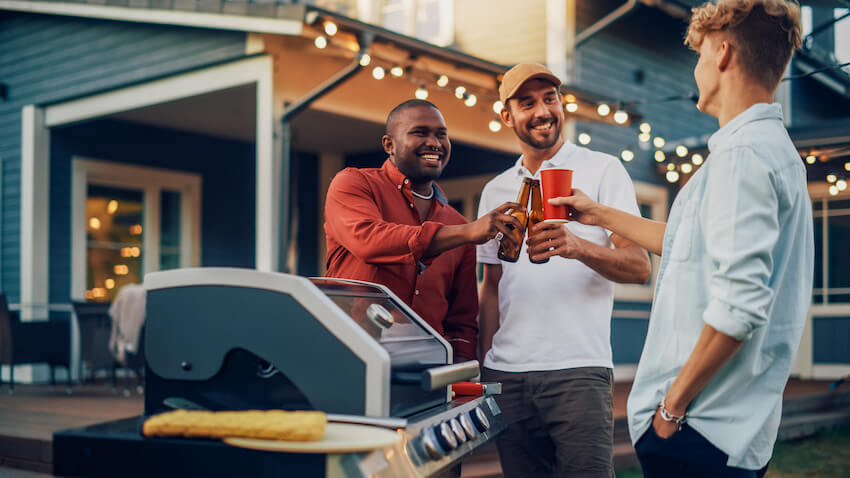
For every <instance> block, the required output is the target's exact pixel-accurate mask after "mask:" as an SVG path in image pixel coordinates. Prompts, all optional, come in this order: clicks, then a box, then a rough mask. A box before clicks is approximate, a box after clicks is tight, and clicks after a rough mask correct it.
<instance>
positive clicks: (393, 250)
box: [325, 168, 443, 264]
mask: <svg viewBox="0 0 850 478" xmlns="http://www.w3.org/2000/svg"><path fill="white" fill-rule="evenodd" d="M442 226H443V224H441V223H438V222H433V221H426V222H424V223H423V224H422V225H421V226H410V225H405V224H398V223H392V222H387V221H385V220H383V218H382V215H381V211H380V210H379V208H378V205H377V203H376V201H375V198H374V195H373V192H372V190H371V188H370V186H369V183H368V181H367V180H366V178H365V177H364V176H363V174H362V173H360V172H359V171H357V170H356V169H354V168H349V169H345V170H343V171H341V172H340V173H339V174H337V175H336V177H335V178H334V179H333V181H332V182H331V185H330V188H329V189H328V195H327V199H326V201H325V232H326V233H327V234H328V235H331V236H333V238H334V239H335V240H336V241H337V242H339V243H340V244H341V245H342V246H343V247H345V248H346V249H347V250H349V251H350V252H351V253H352V254H354V256H356V257H358V258H359V259H361V260H363V261H364V262H366V263H369V264H415V263H417V262H419V261H420V260H422V259H423V256H424V255H425V251H426V250H427V249H428V246H430V245H431V241H432V240H433V239H434V236H435V235H436V234H437V231H438V230H439V229H440V228H441V227H442Z"/></svg>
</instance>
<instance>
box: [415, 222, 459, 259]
mask: <svg viewBox="0 0 850 478" xmlns="http://www.w3.org/2000/svg"><path fill="white" fill-rule="evenodd" d="M467 226H468V224H458V225H444V226H442V227H441V228H440V229H438V230H437V233H436V234H435V235H434V239H432V240H431V244H429V245H428V248H427V249H425V257H434V256H438V255H440V254H442V253H443V252H445V251H448V250H449V249H454V248H455V247H458V246H462V245H464V244H468V243H469V242H470V240H469V237H468V234H467V233H468V227H467Z"/></svg>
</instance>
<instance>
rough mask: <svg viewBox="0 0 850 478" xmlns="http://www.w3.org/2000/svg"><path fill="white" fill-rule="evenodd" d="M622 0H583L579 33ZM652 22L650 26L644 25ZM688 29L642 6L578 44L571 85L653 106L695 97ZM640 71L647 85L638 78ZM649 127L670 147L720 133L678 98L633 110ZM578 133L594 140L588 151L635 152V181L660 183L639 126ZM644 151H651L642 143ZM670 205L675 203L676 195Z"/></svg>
mask: <svg viewBox="0 0 850 478" xmlns="http://www.w3.org/2000/svg"><path fill="white" fill-rule="evenodd" d="M620 4H622V2H621V1H619V0H616V1H612V0H598V1H594V2H578V5H577V7H576V24H577V28H576V32H581V31H583V30H584V29H586V28H587V27H588V26H590V25H592V24H593V23H594V22H596V21H597V20H598V19H600V18H602V17H603V16H604V15H605V14H606V13H608V12H610V11H612V10H613V9H615V8H617V7H618V6H619V5H620ZM646 25H652V26H653V27H652V28H646ZM686 28H687V26H686V24H685V23H684V22H683V21H681V20H680V19H677V18H673V17H670V16H668V15H667V14H665V13H664V12H662V11H660V10H658V9H654V8H650V7H638V9H637V10H635V11H634V12H633V13H631V14H629V15H628V16H626V17H624V18H622V19H620V20H619V21H617V22H616V23H614V24H613V25H611V26H609V27H608V28H607V29H605V30H603V31H602V32H600V33H598V34H597V35H596V36H594V37H592V38H591V39H589V40H588V41H587V42H585V43H584V44H582V45H580V46H579V47H578V49H577V50H576V54H575V69H574V82H575V84H576V86H577V87H579V88H582V89H586V90H588V91H590V92H592V93H595V94H598V95H600V96H602V97H607V98H608V99H610V100H612V101H623V102H628V101H643V100H646V101H652V100H657V99H661V98H666V97H670V96H674V95H681V94H688V93H690V92H696V91H697V88H696V83H695V81H694V78H693V67H694V65H696V60H697V57H696V55H695V54H693V53H692V52H690V51H689V50H688V48H687V47H686V46H684V45H683V44H682V39H683V38H684V34H685V30H686ZM637 72H642V75H643V79H642V81H640V80H638V79H637V78H636V77H637V75H638V74H639V73H637ZM630 108H631V109H633V110H635V111H637V112H638V113H640V114H641V115H643V117H644V120H643V121H647V122H649V123H650V124H651V125H652V135H653V137H654V136H661V137H663V138H664V139H666V140H667V142H668V143H671V142H675V140H677V139H682V138H691V137H701V136H703V135H706V134H709V133H711V132H712V131H714V130H715V129H717V121H716V120H715V119H714V118H712V117H710V116H708V115H705V114H703V113H700V112H699V111H698V110H697V109H696V106H695V105H694V103H693V101H690V100H681V101H673V102H664V103H654V104H645V105H635V106H632V107H630ZM576 132H577V133H581V132H587V133H589V134H590V135H591V138H592V141H591V143H590V144H589V145H588V146H589V147H590V148H592V149H595V150H599V151H604V152H606V153H610V154H613V155H615V156H619V154H620V152H621V151H622V150H623V149H630V150H632V151H634V152H635V159H634V160H633V161H631V162H629V163H624V164H625V166H626V169H627V170H628V171H629V174H630V175H631V176H632V179H633V180H636V181H643V182H648V183H654V184H658V183H661V182H662V180H661V175H660V174H659V172H658V170H657V169H656V168H657V166H656V163H655V161H654V160H653V159H652V153H653V152H654V148H652V147H651V145H650V147H648V148H647V149H641V147H640V144H639V142H638V138H637V137H638V133H639V131H638V127H637V124H635V125H633V126H631V127H622V126H613V125H605V124H596V123H592V124H591V123H577V125H576ZM644 146H647V145H646V144H644ZM671 200H672V198H671Z"/></svg>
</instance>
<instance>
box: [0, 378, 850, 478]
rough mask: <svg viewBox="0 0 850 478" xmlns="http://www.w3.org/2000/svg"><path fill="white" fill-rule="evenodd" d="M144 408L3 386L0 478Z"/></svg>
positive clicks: (486, 463)
mask: <svg viewBox="0 0 850 478" xmlns="http://www.w3.org/2000/svg"><path fill="white" fill-rule="evenodd" d="M829 383H830V382H828V381H803V380H791V381H790V382H789V383H788V387H786V390H785V398H786V401H789V400H790V401H795V400H797V399H800V398H806V397H818V396H825V395H827V387H828V386H829ZM844 388H847V389H850V385H846V386H845V387H842V390H840V391H841V392H847V391H848V390H843V389H844ZM630 389H631V384H630V383H619V384H617V385H616V386H615V387H614V415H615V419H619V420H617V421H618V422H619V424H620V426H621V427H622V425H623V424H624V421H625V420H623V419H624V418H625V415H626V398H627V396H628V393H629V390H630ZM143 408H144V405H143V397H142V396H141V395H139V394H137V393H136V392H135V391H133V392H131V393H129V396H125V389H124V388H119V389H117V390H113V389H112V387H111V386H109V385H101V384H96V385H84V386H75V387H74V388H73V391H72V393H71V394H70V395H68V394H67V393H66V392H65V387H64V386H63V385H57V386H55V387H54V386H49V385H17V386H16V387H15V394H14V395H9V394H8V388H7V386H4V387H2V389H0V477H3V478H6V477H10V478H37V477H49V476H51V475H50V473H51V471H52V463H53V451H52V439H53V433H54V432H55V431H59V430H64V429H68V428H76V427H82V426H86V425H91V424H95V423H100V422H104V421H109V420H116V419H119V418H126V417H132V416H136V415H139V414H141V413H142V411H143ZM620 435H622V430H620ZM619 441H623V440H622V437H620V439H619ZM617 446H618V447H620V448H623V450H621V451H620V453H623V452H625V453H626V454H628V453H632V452H631V445H630V444H629V443H628V440H627V439H626V441H625V443H618V445H617ZM626 448H628V449H626ZM24 470H26V471H24ZM499 475H500V468H499V465H498V457H497V456H496V453H495V447H488V450H484V451H482V453H479V454H476V455H474V456H472V457H470V459H468V460H467V461H466V462H464V477H470V478H473V477H485V476H486V477H490V476H499Z"/></svg>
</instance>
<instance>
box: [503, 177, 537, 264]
mask: <svg viewBox="0 0 850 478" xmlns="http://www.w3.org/2000/svg"><path fill="white" fill-rule="evenodd" d="M530 193H531V178H525V179H523V180H522V187H521V188H520V189H519V196H517V199H516V202H518V203H519V205H520V206H522V207H521V208H520V209H509V210H508V212H507V213H506V214H510V215H511V216H513V217H515V218H517V220H518V221H519V223H520V224H522V228H521V229H517V228H515V227H513V226H508V227H510V228H511V234H513V235H514V239H516V246H509V245H508V241H503V242H502V243H501V244H499V259H501V260H503V261H507V262H516V261H517V259H519V251H520V249H522V239H523V237H524V236H525V228H526V225H527V224H528V212H527V209H528V196H529V194H530Z"/></svg>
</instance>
